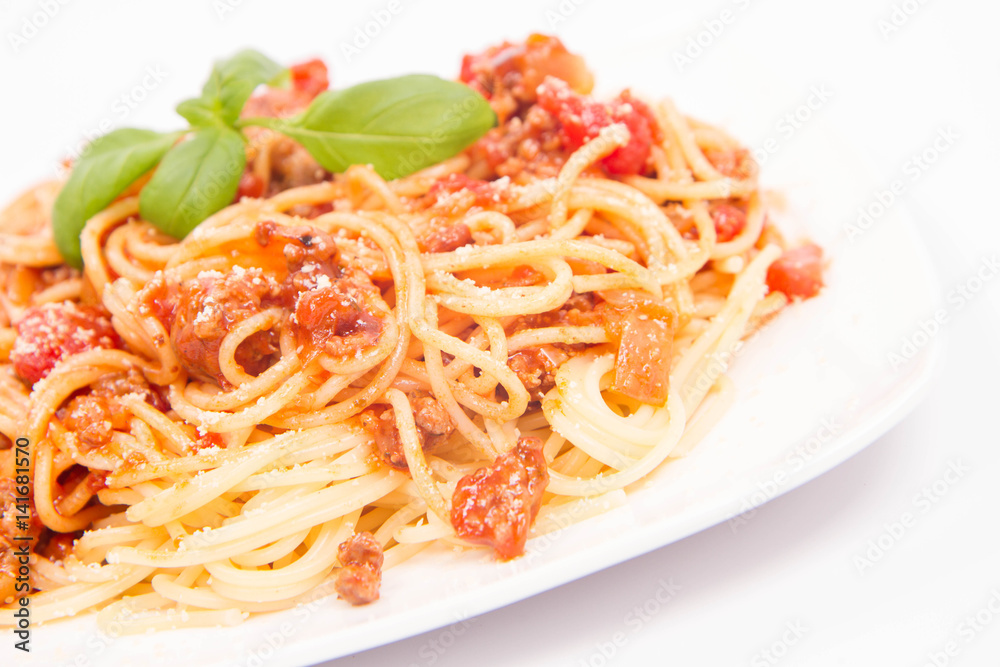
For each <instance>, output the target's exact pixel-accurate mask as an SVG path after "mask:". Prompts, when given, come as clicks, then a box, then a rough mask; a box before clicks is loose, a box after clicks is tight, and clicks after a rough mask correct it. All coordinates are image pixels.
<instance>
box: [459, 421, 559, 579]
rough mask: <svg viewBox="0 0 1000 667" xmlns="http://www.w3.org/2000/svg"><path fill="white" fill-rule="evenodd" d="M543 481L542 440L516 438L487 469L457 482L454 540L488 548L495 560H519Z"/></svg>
mask: <svg viewBox="0 0 1000 667" xmlns="http://www.w3.org/2000/svg"><path fill="white" fill-rule="evenodd" d="M548 483H549V471H548V468H546V466H545V457H544V455H543V454H542V441H541V440H539V439H538V438H529V437H522V438H521V439H520V440H518V441H517V445H515V446H514V449H512V450H511V451H509V452H507V453H506V454H501V455H500V456H498V457H497V458H496V460H495V461H494V462H493V464H492V465H490V466H487V467H485V468H480V469H479V470H477V471H476V472H475V473H473V474H471V475H466V476H465V477H463V478H462V479H460V480H459V481H458V485H457V486H456V487H455V493H454V494H453V495H452V501H451V502H452V509H451V524H452V526H454V528H455V532H456V533H457V534H458V536H459V537H461V538H462V539H464V540H468V541H469V542H472V543H474V544H483V545H486V546H490V547H492V548H493V551H494V553H495V554H496V555H497V557H498V558H503V559H510V558H514V557H516V556H520V555H521V554H523V553H524V544H525V542H527V540H528V530H529V529H530V528H531V524H532V522H533V521H534V520H535V517H536V516H537V515H538V510H539V508H540V507H541V505H542V494H543V493H544V492H545V487H546V486H547V485H548Z"/></svg>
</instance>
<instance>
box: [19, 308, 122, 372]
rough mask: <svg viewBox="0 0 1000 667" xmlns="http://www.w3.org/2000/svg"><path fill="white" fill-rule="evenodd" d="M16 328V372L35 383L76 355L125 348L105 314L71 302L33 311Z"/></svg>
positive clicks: (32, 309)
mask: <svg viewBox="0 0 1000 667" xmlns="http://www.w3.org/2000/svg"><path fill="white" fill-rule="evenodd" d="M16 328H17V338H15V339H14V346H13V348H12V349H11V352H10V360H11V363H13V364H14V372H15V373H17V374H18V376H20V377H21V378H22V379H24V380H26V381H28V382H30V383H31V384H34V383H36V382H38V381H39V380H41V379H42V378H44V377H45V376H47V375H48V374H49V373H50V372H51V371H52V369H53V368H54V367H55V365H56V364H57V363H59V362H60V361H62V360H63V359H66V358H67V357H71V356H73V355H74V354H80V353H81V352H87V351H89V350H96V349H98V348H104V349H106V350H111V349H115V348H118V347H120V346H121V339H120V338H119V337H118V334H117V333H115V330H114V328H113V327H112V326H111V320H110V319H109V318H108V317H107V316H106V315H105V314H104V313H102V312H101V311H100V310H98V309H97V308H94V307H91V306H79V305H77V304H75V303H72V302H70V301H65V302H63V303H47V304H45V305H44V306H41V307H35V308H29V309H28V310H27V311H26V312H25V313H24V316H23V317H22V318H21V319H20V321H18V323H17V327H16Z"/></svg>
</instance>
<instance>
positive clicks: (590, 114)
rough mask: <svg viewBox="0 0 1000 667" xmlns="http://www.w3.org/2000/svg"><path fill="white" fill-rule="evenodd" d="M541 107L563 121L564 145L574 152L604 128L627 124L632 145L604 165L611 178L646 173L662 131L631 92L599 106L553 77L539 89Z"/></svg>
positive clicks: (623, 147)
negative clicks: (654, 145)
mask: <svg viewBox="0 0 1000 667" xmlns="http://www.w3.org/2000/svg"><path fill="white" fill-rule="evenodd" d="M538 105H539V106H540V107H542V108H543V109H545V110H546V111H548V112H549V113H550V114H552V115H553V116H555V117H556V119H557V120H558V121H559V123H560V125H561V134H562V137H563V142H564V144H565V146H566V148H567V149H568V150H570V151H573V150H576V149H577V148H579V147H580V146H582V145H584V144H585V143H587V142H588V141H590V140H591V139H594V138H595V137H596V136H597V135H598V133H599V132H600V131H601V130H602V129H603V128H605V127H608V126H609V125H613V124H615V123H623V124H624V125H625V127H627V128H628V131H629V134H630V135H631V136H630V138H629V142H628V143H627V144H626V145H624V146H622V147H621V148H618V149H617V150H615V151H614V152H613V153H611V154H610V155H608V156H607V157H605V158H604V159H603V160H602V164H603V165H604V168H605V169H607V171H608V173H610V174H619V175H626V174H641V173H643V172H644V171H645V169H646V163H647V161H648V160H649V154H650V149H651V148H652V145H653V140H654V138H656V136H658V135H659V128H658V126H657V124H656V119H655V117H654V116H653V112H652V111H651V110H650V109H649V107H648V106H646V104H644V103H643V102H641V101H639V100H637V99H635V98H633V97H632V95H631V93H629V91H627V90H626V91H624V92H623V93H622V94H621V95H619V96H618V97H616V98H615V99H613V100H611V101H610V102H597V101H595V100H593V99H591V98H589V97H586V96H583V95H579V94H577V93H575V92H573V91H572V90H570V88H569V86H567V85H566V83H565V82H563V81H560V80H559V79H555V78H551V77H550V78H548V79H546V80H545V82H544V83H543V84H542V85H541V86H539V87H538Z"/></svg>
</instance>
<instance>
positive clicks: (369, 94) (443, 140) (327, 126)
mask: <svg viewBox="0 0 1000 667" xmlns="http://www.w3.org/2000/svg"><path fill="white" fill-rule="evenodd" d="M244 123H245V124H247V125H251V124H252V125H263V126H265V127H269V128H271V129H274V130H277V131H278V132H281V133H282V134H285V135H287V136H289V137H291V138H293V139H295V140H296V141H298V142H299V143H300V144H302V145H303V146H304V147H305V149H306V150H307V151H309V153H310V154H311V155H312V156H313V157H314V158H315V159H316V161H317V162H319V163H320V164H321V165H323V167H324V168H325V169H327V170H328V171H333V172H339V171H343V170H345V169H347V167H349V166H351V165H352V164H371V165H372V166H373V167H374V168H375V171H377V172H378V173H379V175H381V176H382V177H383V178H386V179H392V178H399V177H401V176H406V175H407V174H411V173H413V172H415V171H418V170H420V169H423V168H424V167H428V166H430V165H432V164H436V163H438V162H440V161H441V160H444V159H447V158H449V157H451V156H452V155H455V154H456V153H458V152H459V151H461V150H462V149H463V148H465V147H466V146H468V145H469V144H471V143H472V142H473V141H475V140H476V139H478V138H479V137H481V136H483V134H485V133H486V131H487V130H489V129H490V128H491V127H493V126H494V125H495V124H496V115H495V114H494V113H493V109H492V108H491V107H490V105H489V103H488V102H487V101H486V100H485V99H484V98H483V96H482V95H480V94H478V93H476V92H475V91H473V90H472V89H471V88H469V87H468V86H465V85H463V84H461V83H455V82H454V81H445V80H444V79H440V78H438V77H436V76H427V75H423V74H414V75H410V76H402V77H398V78H395V79H385V80H382V81H371V82H369V83H362V84H359V85H357V86H352V87H351V88H346V89H344V90H336V91H329V92H325V93H323V94H321V95H320V96H319V97H317V98H316V99H315V100H313V103H312V104H311V105H309V108H308V109H306V110H305V111H304V112H303V113H302V114H300V115H298V116H296V117H294V118H289V119H281V118H251V119H248V120H246V121H244Z"/></svg>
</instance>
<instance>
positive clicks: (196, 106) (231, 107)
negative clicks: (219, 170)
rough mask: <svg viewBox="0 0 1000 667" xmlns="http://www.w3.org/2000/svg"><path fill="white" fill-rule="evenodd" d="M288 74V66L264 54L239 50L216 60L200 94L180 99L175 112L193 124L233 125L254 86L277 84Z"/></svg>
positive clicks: (249, 50)
mask: <svg viewBox="0 0 1000 667" xmlns="http://www.w3.org/2000/svg"><path fill="white" fill-rule="evenodd" d="M287 77H288V69H287V68H285V67H282V66H281V65H279V64H278V63H276V62H274V61H273V60H271V59H270V58H268V57H267V56H265V55H263V54H261V53H258V52H257V51H253V50H251V49H247V50H246V51H240V52H239V53H237V54H236V55H235V56H233V57H232V58H229V59H228V60H223V61H220V62H217V63H216V64H215V66H214V67H213V68H212V73H211V74H210V75H209V77H208V81H207V82H205V86H204V87H203V88H202V93H201V97H198V98H194V99H190V100H185V101H184V102H181V103H180V104H179V105H178V106H177V113H179V114H180V115H181V116H183V117H184V118H185V119H186V120H187V121H188V122H189V123H191V124H192V125H195V126H201V127H204V126H212V125H219V124H222V125H232V124H233V123H234V122H236V119H237V118H239V116H240V112H241V111H242V110H243V105H245V104H246V102H247V100H248V99H250V95H252V94H253V91H254V89H256V88H257V86H259V85H260V84H262V83H274V84H278V83H280V82H282V81H286V80H287Z"/></svg>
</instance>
